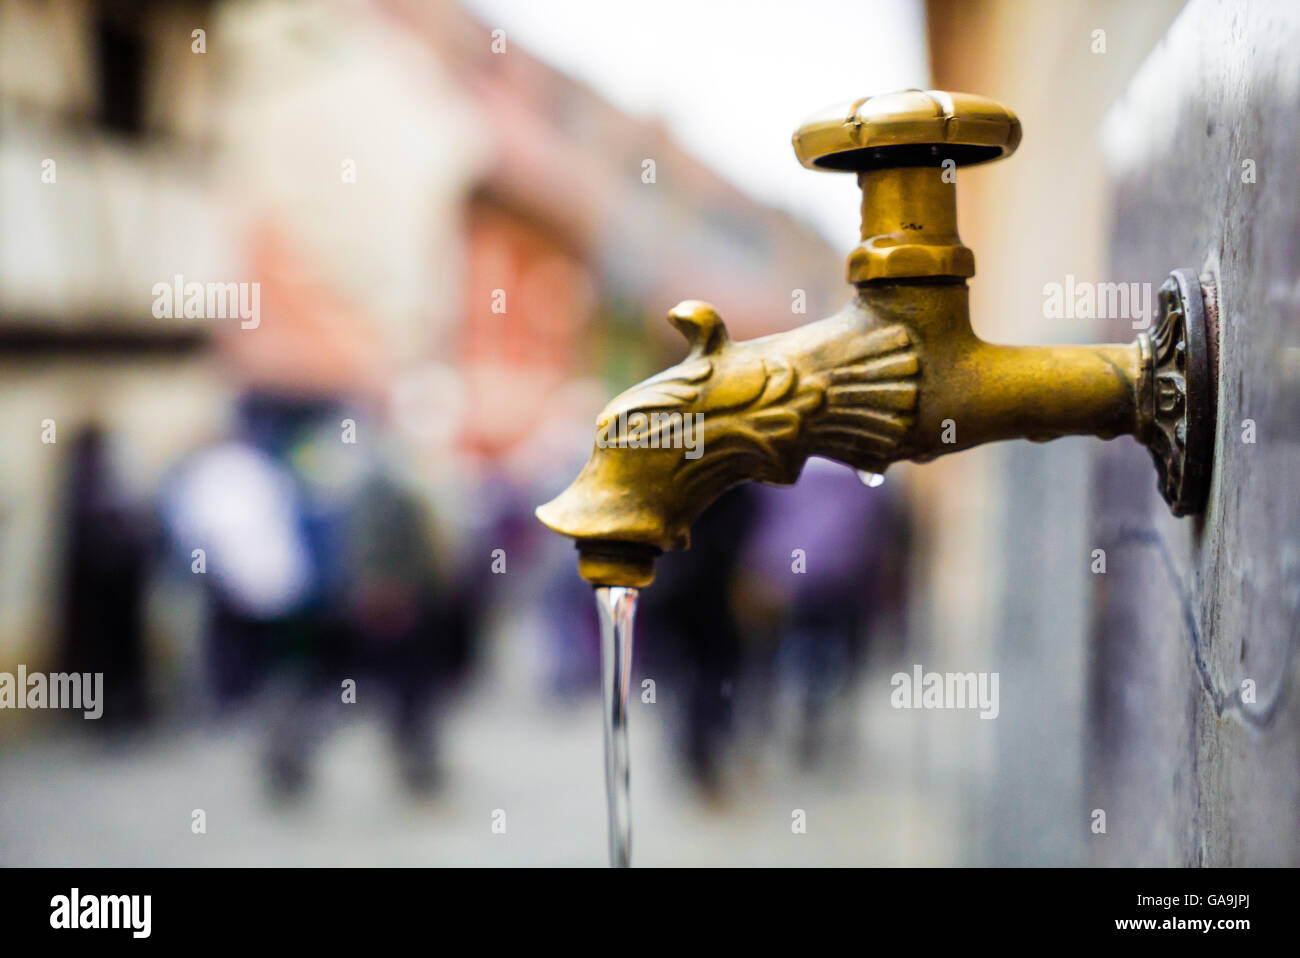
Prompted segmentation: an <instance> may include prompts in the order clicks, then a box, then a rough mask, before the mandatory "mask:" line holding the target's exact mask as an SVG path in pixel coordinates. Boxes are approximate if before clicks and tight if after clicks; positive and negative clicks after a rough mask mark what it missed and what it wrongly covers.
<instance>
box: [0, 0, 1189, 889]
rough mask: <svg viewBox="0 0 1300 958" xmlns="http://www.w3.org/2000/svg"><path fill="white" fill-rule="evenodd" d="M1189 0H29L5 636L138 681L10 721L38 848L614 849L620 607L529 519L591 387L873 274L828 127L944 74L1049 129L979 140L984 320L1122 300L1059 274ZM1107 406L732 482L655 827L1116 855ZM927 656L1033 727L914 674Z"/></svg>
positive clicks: (721, 858)
mask: <svg viewBox="0 0 1300 958" xmlns="http://www.w3.org/2000/svg"><path fill="white" fill-rule="evenodd" d="M1178 7H1179V4H1178V3H1174V2H1170V0H1160V2H1154V3H1148V4H1143V5H1141V6H1140V8H1137V9H1134V8H1133V7H1131V6H1130V5H1127V4H1123V3H1119V2H1113V3H1112V2H1096V3H1089V4H1070V5H1058V4H1050V5H1049V4H1031V3H1005V4H982V3H972V4H966V3H961V4H958V3H956V2H944V0H929V2H922V0H882V2H877V3H865V2H852V0H805V2H802V3H799V4H791V3H755V2H750V3H731V2H716V3H710V2H704V3H702V2H698V0H696V2H685V0H681V2H679V0H671V2H658V3H653V4H649V5H622V4H607V3H600V2H597V0H590V2H579V0H560V2H548V3H544V4H542V3H529V2H525V0H514V2H506V0H464V2H452V0H330V2H325V0H230V2H220V0H214V2H185V0H177V2H167V3H149V2H143V0H141V2H112V0H102V2H94V0H0V127H2V135H0V436H2V437H3V446H2V447H0V669H3V670H8V671H11V672H12V671H14V670H16V668H17V667H18V665H19V664H25V665H26V667H27V668H28V670H30V671H36V670H44V671H51V672H52V671H74V670H75V671H89V672H103V673H104V675H105V709H104V715H103V718H102V719H101V720H100V721H98V722H87V721H83V720H82V719H81V718H80V716H79V714H75V713H74V714H72V715H69V714H60V713H55V712H36V711H15V710H4V711H0V864H5V865H72V864H78V865H82V864H128V865H137V864H202V865H234V864H288V865H291V864H310V865H325V864H362V865H366V864H376V865H386V864H395V865H396V864H400V865H437V864H447V865H480V864H490V865H497V864H564V865H600V864H603V863H604V861H605V854H606V852H605V849H606V835H605V824H604V789H603V766H602V761H603V752H602V746H601V740H600V714H599V705H598V701H599V700H598V696H599V689H598V685H597V677H598V666H599V658H598V640H597V634H596V616H595V608H594V605H593V603H592V600H591V596H590V591H589V589H588V588H587V587H586V586H585V585H584V584H583V583H582V582H581V580H580V579H579V578H578V576H577V573H576V562H575V554H574V552H573V549H572V545H571V543H570V542H569V541H568V540H563V539H561V538H560V537H558V536H554V535H552V534H549V533H547V532H546V531H545V530H544V529H543V528H542V527H541V526H540V524H539V523H537V522H536V521H535V519H534V518H533V516H532V509H533V508H534V507H535V506H536V505H537V504H539V503H541V502H543V501H546V500H547V499H549V498H550V497H551V496H553V495H554V494H556V493H557V492H558V491H559V490H560V489H562V488H563V487H564V486H565V485H567V483H568V481H569V480H570V479H571V478H572V477H573V476H574V475H575V473H576V471H577V469H578V468H579V467H580V465H581V463H582V462H583V461H585V458H586V456H587V454H588V452H589V450H590V445H591V437H592V424H593V422H594V417H595V415H596V413H597V412H598V411H599V409H600V408H601V406H602V405H603V404H604V402H605V401H606V400H607V399H608V398H609V397H610V396H612V395H613V394H614V393H615V392H617V391H619V390H621V389H622V388H624V387H626V386H627V385H630V384H631V383H633V382H635V381H637V380H639V379H640V378H642V377H644V376H645V375H648V374H650V373H652V372H654V371H656V370H658V369H660V368H662V367H663V366H664V365H666V364H669V363H672V362H675V361H677V359H679V358H680V357H681V355H682V354H683V353H684V351H685V350H684V344H683V343H682V342H681V340H680V337H678V336H677V334H676V333H675V332H674V331H673V330H672V329H671V328H670V327H669V326H668V324H667V323H666V322H665V321H664V315H665V313H666V311H667V310H668V309H669V308H670V307H671V306H672V305H673V304H674V303H675V302H677V301H678V300H681V299H686V298H699V299H705V300H708V301H710V302H712V303H713V304H715V305H716V306H717V307H718V308H719V310H720V312H721V314H722V315H723V317H724V318H725V320H726V322H727V324H728V327H729V329H730V330H731V332H732V335H733V336H736V337H742V338H748V337H751V336H755V335H761V334H764V333H767V332H772V331H776V330H780V329H785V328H789V327H790V326H793V325H795V324H800V323H803V322H807V321H808V320H810V319H813V318H816V317H818V316H821V315H825V314H826V313H828V312H831V311H833V310H834V309H836V308H838V306H839V305H840V304H841V303H842V302H843V301H844V300H845V299H846V298H847V296H848V293H849V289H848V288H847V287H846V286H845V285H844V282H843V261H844V257H845V256H846V255H847V253H848V251H849V250H850V249H851V248H852V247H853V245H854V244H855V243H856V241H857V216H858V191H857V188H856V185H855V183H854V182H853V180H852V178H851V177H843V176H828V175H820V174H814V173H812V172H810V171H807V170H804V169H802V168H801V167H799V165H798V164H797V162H796V161H795V159H794V156H793V153H792V151H791V148H790V143H789V137H790V134H791V133H792V132H793V130H794V129H795V127H796V126H797V125H798V124H799V123H800V121H801V120H802V119H803V118H804V117H805V116H807V115H808V114H810V113H812V112H814V111H815V110H817V109H819V108H821V107H823V106H825V105H827V104H829V103H834V102H837V101H847V100H850V99H853V98H856V97H860V96H865V95H867V94H870V93H873V92H884V91H889V90H893V89H898V88H904V87H921V88H925V87H929V86H938V87H940V88H947V89H956V90H968V91H970V92H974V93H979V94H983V95H987V96H990V97H993V98H995V99H998V100H1000V101H1002V102H1004V103H1006V104H1007V105H1008V106H1010V107H1011V108H1012V109H1013V110H1015V111H1016V112H1017V113H1018V114H1019V115H1020V117H1021V119H1022V121H1023V123H1024V126H1025V131H1026V135H1025V140H1024V144H1023V146H1022V147H1021V150H1020V152H1019V154H1018V155H1017V156H1016V157H1015V158H1014V159H1013V160H1011V161H1010V162H1007V163H1003V164H996V165H994V166H992V167H990V168H988V169H984V168H982V167H981V168H979V169H977V170H975V171H972V172H970V173H968V174H966V173H963V175H962V184H963V185H962V191H961V192H960V193H959V195H960V197H961V207H962V209H961V223H962V234H963V238H964V240H965V242H966V244H967V245H968V246H970V247H971V248H972V249H973V250H975V253H976V257H977V263H978V269H979V275H978V276H977V277H976V278H975V280H974V281H973V283H972V291H973V294H972V315H973V317H974V322H975V326H976V329H977V331H979V332H980V333H981V334H982V335H984V336H986V337H988V338H993V339H1002V340H1006V341H1011V342H1051V341H1060V342H1066V341H1076V340H1087V339H1092V338H1096V337H1097V335H1098V329H1097V327H1096V326H1095V325H1094V324H1093V323H1092V322H1091V321H1087V320H1078V321H1075V320H1070V321H1066V320H1052V321H1051V322H1050V323H1048V322H1045V321H1044V320H1043V319H1042V287H1043V283H1044V282H1046V281H1052V280H1055V281H1062V280H1063V278H1064V277H1065V275H1066V274H1074V275H1076V276H1080V277H1090V278H1104V271H1105V249H1106V230H1107V227H1108V222H1107V209H1108V207H1107V205H1106V202H1105V201H1104V199H1103V197H1104V195H1105V189H1106V183H1105V172H1104V167H1103V161H1102V156H1101V153H1100V150H1099V149H1098V148H1096V146H1095V132H1096V130H1097V128H1098V126H1099V124H1100V122H1101V119H1102V116H1103V114H1104V112H1105V110H1106V108H1107V106H1108V105H1109V104H1110V103H1111V101H1112V100H1114V99H1115V98H1116V97H1117V96H1118V95H1119V94H1120V93H1121V92H1122V90H1123V89H1124V87H1125V84H1126V83H1127V81H1128V79H1129V78H1130V77H1131V76H1132V74H1133V73H1134V71H1135V70H1136V69H1137V67H1138V66H1139V64H1140V63H1141V62H1142V59H1143V58H1144V57H1145V56H1146V54H1147V52H1148V51H1149V50H1150V49H1151V48H1152V46H1153V45H1154V44H1155V43H1156V41H1157V40H1158V39H1159V37H1160V36H1161V34H1162V33H1163V32H1164V31H1165V29H1166V28H1167V27H1168V25H1169V23H1170V22H1171V21H1172V20H1173V19H1174V17H1175V15H1176V14H1177V12H1178ZM1098 27H1105V28H1107V29H1108V33H1107V41H1108V48H1107V50H1106V53H1105V56H1103V57H1098V56H1097V55H1096V54H1095V51H1093V50H1092V49H1090V45H1091V43H1092V34H1093V31H1094V30H1095V29H1096V28H1098ZM647 160H652V161H653V177H652V178H650V179H649V180H647V169H648V168H647V166H646V163H645V161H647ZM175 277H183V281H184V282H201V283H207V282H221V283H230V282H234V283H256V284H258V289H259V295H260V301H259V302H260V315H259V318H258V321H257V323H256V326H255V328H243V327H244V326H247V325H249V324H247V323H243V324H241V322H240V321H239V319H237V318H225V319H222V318H170V317H166V316H164V317H161V318H160V317H159V316H158V315H157V314H156V312H155V310H154V304H155V298H156V296H157V295H158V294H157V293H156V292H155V286H156V284H163V285H164V286H170V285H171V284H172V283H173V280H174V278H175ZM1123 278H1124V279H1150V278H1151V277H1145V276H1143V277H1123ZM800 292H801V293H802V294H803V296H802V298H803V300H805V301H806V309H807V311H806V313H800V312H798V311H796V309H795V308H794V304H795V303H796V301H798V300H799V299H800V297H799V296H798V295H797V294H798V293H800ZM47 421H52V422H53V424H54V430H55V431H54V433H52V434H51V433H50V432H49V429H48V426H47ZM50 435H53V436H55V437H56V438H55V441H52V442H51V441H48V438H49V436H50ZM43 439H44V440H45V441H43ZM1121 442H1122V443H1124V444H1125V445H1126V449H1125V450H1124V454H1125V455H1127V456H1130V457H1133V460H1134V461H1142V460H1144V459H1145V457H1146V453H1145V451H1144V450H1141V449H1139V448H1137V447H1136V446H1134V445H1132V444H1131V442H1130V441H1129V440H1121ZM1093 443H1095V440H1087V439H1078V440H1074V439H1071V440H1063V441H1060V442H1057V443H1053V444H1051V445H1050V446H1046V447H1043V446H1037V445H1029V444H1025V443H1017V444H1011V445H1008V446H1005V447H994V448H983V449H977V450H973V451H970V452H968V453H965V454H963V455H961V456H958V457H953V458H951V459H949V460H945V461H940V462H936V463H933V464H930V465H927V466H925V467H921V468H915V467H912V466H909V465H900V466H899V467H897V468H895V469H893V470H891V471H890V473H889V475H888V477H887V479H886V481H885V482H884V483H883V485H880V486H878V487H875V488H867V487H866V486H864V485H863V483H862V482H860V481H859V479H858V478H857V476H856V475H855V474H854V473H853V472H852V471H851V470H849V469H847V468H844V467H842V466H838V465H834V464H831V463H826V462H821V461H813V462H811V463H810V464H809V467H808V469H807V471H806V473H805V476H804V479H803V480H801V482H800V483H799V484H798V485H796V486H794V487H791V488H768V487H762V488H759V487H756V486H750V487H745V488H743V489H740V490H737V491H735V492H733V493H731V494H728V496H726V497H724V499H722V500H720V501H719V503H718V504H717V505H716V506H715V507H714V508H713V509H712V510H711V511H710V512H709V513H708V514H707V515H706V516H705V517H704V518H703V519H702V520H701V522H700V525H699V526H698V527H697V530H696V533H695V541H696V545H695V548H694V549H693V550H692V551H690V552H688V553H684V554H680V555H672V556H669V557H666V558H665V560H664V561H663V562H661V564H660V581H659V582H658V583H657V584H656V585H655V586H654V587H652V588H651V589H649V590H647V591H646V592H645V593H644V594H643V597H642V614H641V617H640V619H639V621H638V628H637V648H636V658H635V667H634V674H633V688H634V692H635V691H636V690H640V689H641V688H642V683H643V681H644V680H647V679H649V680H652V681H653V683H654V689H655V695H654V701H653V702H646V701H638V700H636V699H634V702H633V706H632V714H631V773H632V810H633V828H634V845H633V847H634V853H633V860H634V863H636V864H644V865H655V864H674V863H680V864H885V865H895V864H908V865H913V864H926V865H948V864H1082V863H1086V862H1088V861H1089V860H1090V853H1089V850H1088V846H1087V842H1088V838H1089V828H1088V825H1089V818H1088V812H1089V809H1090V808H1091V807H1092V804H1091V803H1090V800H1089V796H1088V794H1087V774H1088V761H1087V755H1086V747H1087V735H1086V728H1085V726H1086V711H1087V702H1086V687H1087V681H1088V668H1089V663H1088V659H1087V654H1086V651H1085V650H1086V639H1087V632H1088V628H1089V615H1088V603H1089V590H1090V589H1091V588H1092V587H1093V586H1092V583H1091V581H1090V576H1089V574H1088V568H1087V561H1086V557H1087V555H1088V551H1089V548H1090V546H1089V540H1088V538H1087V534H1086V528H1085V526H1086V523H1087V521H1088V520H1087V516H1088V510H1087V507H1086V506H1087V502H1088V497H1089V495H1090V492H1089V489H1090V485H1089V483H1090V480H1089V469H1090V459H1089V457H1090V456H1091V455H1092V454H1093V453H1092V444H1093ZM1147 468H1148V471H1149V467H1147ZM794 548H802V549H805V550H806V551H807V554H808V555H809V556H810V561H809V565H808V572H807V574H806V575H803V576H791V574H790V554H791V550H792V549H794ZM196 550H201V551H196ZM1081 557H1082V558H1081ZM1026 593H1032V594H1026ZM914 663H922V664H923V665H924V666H925V668H926V669H934V670H941V671H942V670H949V671H961V672H967V671H990V672H999V673H1000V674H1001V677H1002V678H1001V697H1002V703H1001V714H1000V716H999V718H998V720H997V721H980V720H979V719H978V717H977V715H976V713H973V712H953V713H944V712H906V711H895V710H894V709H892V708H891V707H890V705H889V692H890V685H889V677H890V675H891V674H892V673H893V672H895V671H897V670H900V669H901V670H905V671H910V670H911V668H912V665H913V664H914ZM349 682H353V683H355V701H347V700H346V699H347V684H348V683H349ZM196 809H202V810H203V812H204V817H205V824H206V832H204V833H195V831H194V830H193V828H192V824H193V821H194V811H195V810H196ZM498 809H500V810H504V812H505V813H506V820H507V822H508V825H507V829H506V832H505V834H495V833H494V832H493V831H492V829H491V825H492V821H493V814H494V811H495V810H498ZM793 809H803V810H805V812H806V814H807V821H808V828H807V832H806V834H795V833H792V830H791V813H792V810H793Z"/></svg>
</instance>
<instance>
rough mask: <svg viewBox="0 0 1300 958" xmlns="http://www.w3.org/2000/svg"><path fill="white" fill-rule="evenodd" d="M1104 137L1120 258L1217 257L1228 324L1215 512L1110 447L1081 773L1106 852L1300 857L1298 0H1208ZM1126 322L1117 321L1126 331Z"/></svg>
mask: <svg viewBox="0 0 1300 958" xmlns="http://www.w3.org/2000/svg"><path fill="white" fill-rule="evenodd" d="M1104 142H1105V147H1106V152H1107V156H1108V162H1109V165H1110V168H1111V172H1112V186H1113V192H1112V201H1113V210H1114V216H1113V230H1112V243H1111V256H1110V270H1109V272H1110V275H1111V276H1112V277H1113V278H1114V279H1118V280H1132V281H1137V280H1145V281H1150V282H1152V283H1153V284H1154V285H1155V286H1157V287H1158V285H1159V283H1160V282H1161V280H1162V279H1163V278H1164V276H1165V275H1166V274H1167V273H1168V271H1169V270H1170V269H1172V268H1175V267H1180V266H1192V267H1198V268H1201V269H1203V270H1205V269H1209V270H1215V271H1217V272H1218V274H1219V276H1220V284H1221V293H1220V296H1221V302H1222V308H1221V317H1222V319H1221V326H1222V332H1221V349H1220V372H1221V380H1220V386H1219V393H1218V409H1217V438H1216V449H1215V462H1214V477H1213V488H1212V491H1211V495H1210V503H1209V508H1208V510H1207V512H1206V514H1205V515H1204V516H1203V517H1198V518H1191V519H1181V520H1180V519H1175V518H1173V517H1172V516H1171V515H1170V514H1169V513H1168V510H1167V508H1166V507H1165V504H1164V502H1163V501H1162V500H1161V499H1160V497H1159V495H1158V494H1157V492H1156V488H1155V479H1154V472H1153V470H1152V468H1151V464H1150V461H1149V457H1148V456H1147V455H1146V453H1145V452H1144V451H1143V450H1141V449H1139V448H1137V447H1136V445H1135V444H1133V443H1132V442H1128V441H1125V442H1123V443H1118V442H1116V443H1099V444H1097V445H1096V453H1095V456H1096V459H1095V462H1096V469H1095V472H1094V477H1095V484H1094V490H1093V508H1094V511H1093V515H1092V523H1091V525H1092V535H1093V538H1094V539H1095V540H1096V544H1095V548H1103V549H1105V550H1106V553H1107V571H1106V574H1105V575H1097V576H1094V577H1093V597H1092V601H1091V603H1090V604H1089V605H1090V608H1091V610H1092V615H1093V621H1092V624H1091V631H1092V642H1091V643H1090V649H1091V662H1090V663H1089V665H1088V668H1089V671H1090V683H1089V689H1090V692H1089V701H1088V703H1087V708H1088V714H1089V720H1088V722H1087V723H1086V725H1087V727H1088V728H1089V730H1090V732H1089V735H1090V742H1089V748H1088V754H1089V768H1088V774H1087V777H1086V786H1085V787H1086V792H1087V794H1086V801H1087V804H1089V805H1090V806H1091V807H1092V808H1096V809H1102V810H1104V811H1105V813H1106V833H1105V834H1097V835H1093V836H1092V837H1091V838H1090V839H1089V849H1090V857H1091V859H1092V860H1093V861H1094V862H1096V863H1098V864H1137V865H1226V864H1231V865H1281V864H1289V865H1297V864H1300V694H1297V689H1296V686H1297V684H1298V682H1297V672H1298V670H1300V656H1298V655H1297V652H1296V646H1297V643H1298V642H1300V488H1298V487H1300V371H1298V370H1300V361H1298V360H1297V357H1298V356H1300V4H1296V3H1291V2H1273V3H1266V2H1260V3H1254V2H1252V3H1247V2H1243V0H1231V2H1218V3H1216V2H1201V0H1193V2H1192V3H1190V4H1189V5H1188V6H1187V7H1186V8H1185V9H1184V10H1183V11H1182V13H1181V14H1180V15H1179V17H1178V18H1177V20H1176V21H1175V22H1174V23H1173V25H1172V26H1171V27H1170V29H1169V31H1168V33H1167V34H1166V36H1165V38H1164V40H1163V41H1162V42H1161V43H1160V44H1159V45H1158V46H1157V47H1156V49H1155V50H1154V51H1153V52H1152V53H1151V55H1150V57H1149V58H1148V60H1147V61H1146V63H1145V64H1144V65H1143V67H1142V68H1141V69H1140V70H1139V71H1138V73H1137V74H1136V75H1135V77H1134V78H1133V80H1132V81H1131V83H1130V85H1129V87H1128V89H1127V91H1126V93H1125V95H1124V97H1123V98H1122V99H1121V101H1120V102H1119V103H1117V104H1116V105H1115V107H1114V108H1113V109H1112V111H1111V113H1110V115H1109V116H1108V118H1107V122H1106V124H1105V128H1104ZM1246 161H1253V165H1254V175H1255V182H1253V183H1250V182H1243V174H1246V176H1245V178H1246V179H1249V172H1250V171H1249V164H1247V162H1246ZM1129 325H1130V324H1129V323H1128V322H1126V321H1119V322H1116V323H1114V324H1113V326H1112V328H1111V329H1109V330H1107V332H1108V333H1109V334H1110V338H1112V339H1127V338H1131V336H1132V331H1131V329H1129V328H1128V327H1129ZM1247 420H1251V421H1253V423H1254V429H1255V442H1253V443H1250V442H1246V441H1244V437H1245V436H1246V433H1247V431H1248V429H1249V425H1248V424H1247V425H1243V424H1244V423H1245V422H1246V421H1247ZM1248 682H1253V683H1254V686H1255V690H1256V691H1255V701H1254V702H1250V701H1248V698H1249V696H1248V695H1245V696H1244V695H1243V688H1248V685H1247V684H1246V683H1248Z"/></svg>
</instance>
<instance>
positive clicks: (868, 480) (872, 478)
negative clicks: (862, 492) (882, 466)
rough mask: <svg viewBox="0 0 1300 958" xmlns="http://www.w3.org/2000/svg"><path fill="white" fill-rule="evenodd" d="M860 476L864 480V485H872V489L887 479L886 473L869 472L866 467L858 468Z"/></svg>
mask: <svg viewBox="0 0 1300 958" xmlns="http://www.w3.org/2000/svg"><path fill="white" fill-rule="evenodd" d="M858 478H859V479H861V480H862V484H863V485H864V486H870V487H871V488H872V489H874V488H876V486H878V485H880V484H881V483H882V482H884V481H885V476H884V473H880V472H867V470H865V469H859V470H858Z"/></svg>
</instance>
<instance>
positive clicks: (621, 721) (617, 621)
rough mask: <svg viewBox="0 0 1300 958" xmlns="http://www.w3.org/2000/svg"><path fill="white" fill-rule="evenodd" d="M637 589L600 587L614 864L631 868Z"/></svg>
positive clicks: (598, 603)
mask: <svg viewBox="0 0 1300 958" xmlns="http://www.w3.org/2000/svg"><path fill="white" fill-rule="evenodd" d="M636 599H637V590H636V589H625V588H621V587H615V586H601V587H599V588H597V589H596V608H597V610H598V611H599V612H600V666H601V667H600V677H601V682H600V684H601V689H602V692H603V695H604V719H605V799H606V802H607V803H608V807H609V863H610V865H611V866H612V867H614V868H626V867H627V866H628V862H629V861H630V859H631V856H632V814H631V795H630V784H629V778H628V754H627V700H628V693H629V691H630V688H631V685H632V621H633V619H635V618H636Z"/></svg>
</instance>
